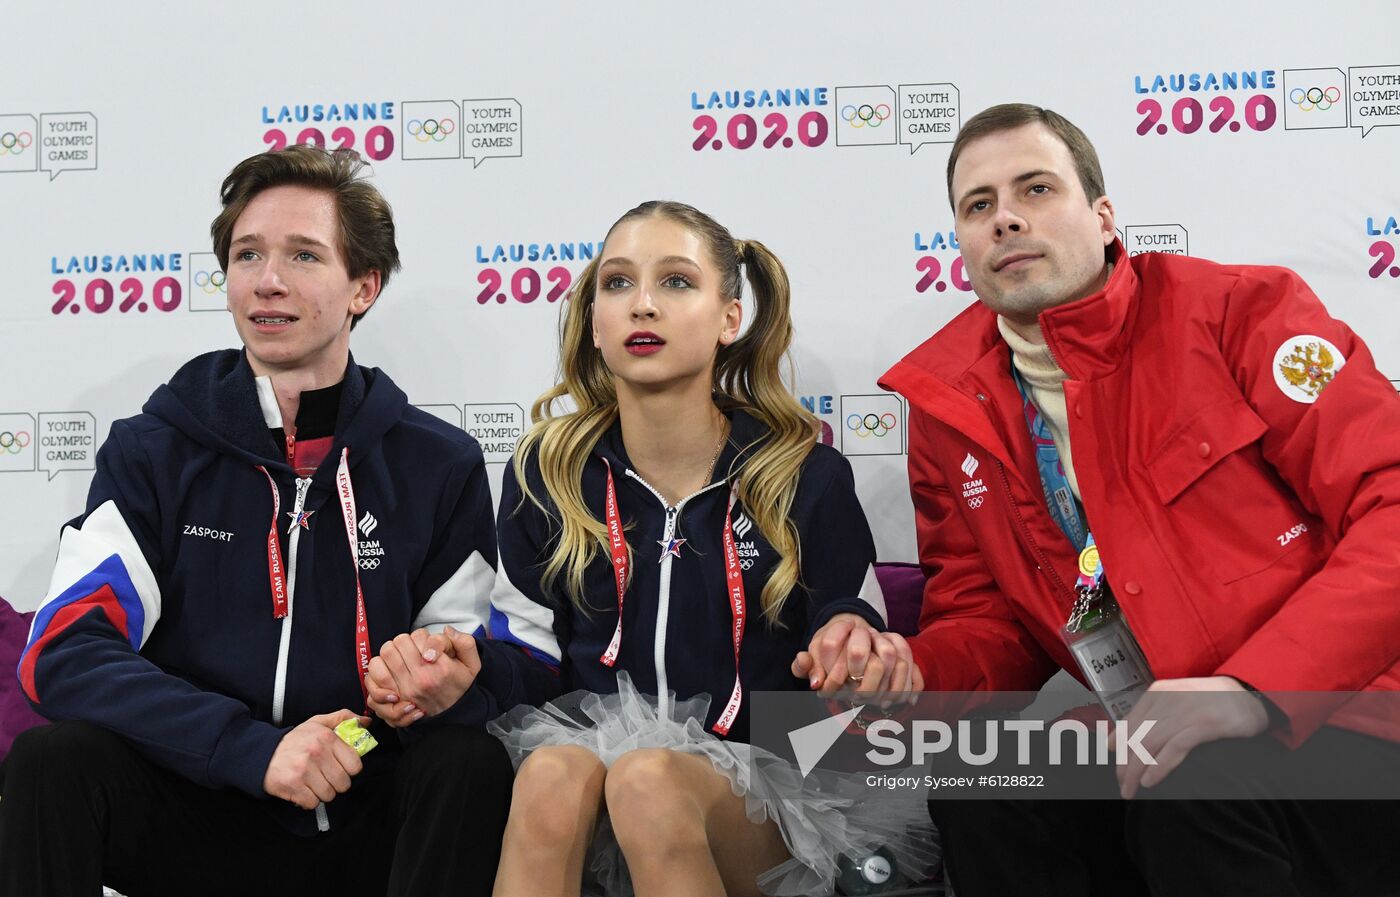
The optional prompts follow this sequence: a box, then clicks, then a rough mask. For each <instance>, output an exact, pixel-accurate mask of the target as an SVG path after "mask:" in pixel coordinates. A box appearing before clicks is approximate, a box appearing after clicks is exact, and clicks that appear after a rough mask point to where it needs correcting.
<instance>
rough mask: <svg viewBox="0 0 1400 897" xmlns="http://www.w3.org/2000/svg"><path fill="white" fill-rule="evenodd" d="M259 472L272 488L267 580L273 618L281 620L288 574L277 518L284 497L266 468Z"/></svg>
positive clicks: (285, 613) (285, 607)
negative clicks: (278, 548)
mask: <svg viewBox="0 0 1400 897" xmlns="http://www.w3.org/2000/svg"><path fill="white" fill-rule="evenodd" d="M258 470H261V471H262V472H263V475H264V476H266V477H267V484H268V485H269V486H271V487H272V529H270V530H268V533H267V578H268V582H269V584H271V586H272V618H273V619H274V620H280V619H282V618H283V617H285V616H286V615H287V574H286V573H285V572H284V571H283V570H282V555H281V553H280V552H279V551H278V550H277V516H278V515H279V514H280V513H281V512H282V496H280V495H278V494H277V481H276V480H274V479H273V478H272V474H270V473H268V472H267V468H266V467H262V466H259V467H258Z"/></svg>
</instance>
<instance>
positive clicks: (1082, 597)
mask: <svg viewBox="0 0 1400 897" xmlns="http://www.w3.org/2000/svg"><path fill="white" fill-rule="evenodd" d="M1060 634H1061V635H1062V636H1063V638H1064V640H1065V644H1066V645H1067V646H1068V647H1069V650H1070V653H1071V654H1073V655H1074V660H1075V663H1077V664H1078V665H1079V671H1080V672H1081V673H1083V674H1084V681H1085V682H1088V683H1089V687H1090V688H1092V689H1093V690H1094V694H1095V695H1096V696H1097V697H1098V699H1099V703H1100V704H1102V705H1103V708H1104V710H1105V711H1106V712H1107V713H1108V715H1109V716H1111V717H1112V718H1113V719H1123V718H1125V717H1126V716H1127V715H1128V713H1129V711H1131V710H1132V709H1133V705H1134V704H1136V703H1137V702H1138V699H1139V698H1141V697H1142V695H1143V692H1145V691H1147V688H1148V686H1150V685H1151V684H1152V681H1153V677H1152V669H1151V667H1149V666H1148V665H1147V657H1146V656H1145V655H1144V654H1143V653H1142V648H1141V646H1139V645H1138V641H1137V638H1136V637H1135V636H1134V635H1133V631H1132V629H1130V628H1129V627H1128V621H1127V620H1126V619H1124V617H1123V612H1122V610H1121V609H1120V608H1119V607H1118V602H1117V601H1116V600H1115V599H1114V597H1113V592H1112V591H1111V590H1110V589H1109V588H1108V583H1107V582H1106V581H1103V580H1100V581H1099V583H1098V584H1097V585H1096V586H1094V587H1093V588H1091V589H1085V588H1081V589H1080V590H1079V598H1078V599H1077V600H1076V601H1075V603H1074V609H1073V610H1072V611H1071V612H1070V618H1069V622H1067V623H1066V624H1065V627H1064V629H1063V630H1061V633H1060Z"/></svg>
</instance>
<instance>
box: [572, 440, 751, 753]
mask: <svg viewBox="0 0 1400 897" xmlns="http://www.w3.org/2000/svg"><path fill="white" fill-rule="evenodd" d="M603 463H604V464H607V468H608V492H607V498H606V500H605V501H604V514H605V517H606V519H605V521H604V522H605V523H606V525H607V528H608V547H609V550H610V551H611V553H612V565H613V574H614V579H615V582H616V585H617V628H616V629H614V630H613V637H612V641H611V642H609V643H608V648H607V650H606V651H604V652H603V656H602V657H601V658H599V659H600V661H601V662H602V664H603V665H604V666H606V667H612V666H613V665H614V664H616V663H617V655H618V651H619V649H620V648H621V646H622V609H623V605H624V604H625V602H626V595H627V570H628V559H627V541H626V539H625V538H624V537H623V533H622V518H621V515H620V514H619V513H618V510H617V487H616V486H615V485H614V484H613V475H612V465H611V464H608V462H607V459H606V458H605V459H603ZM735 497H736V496H735V493H734V491H733V490H732V489H731V490H730V492H729V506H728V508H727V509H726V511H725V514H724V570H725V591H726V593H727V594H728V596H729V610H730V614H731V617H732V619H733V625H732V626H731V635H732V636H733V641H734V689H733V691H732V692H731V693H730V695H729V702H728V703H727V704H726V705H725V707H724V712H723V713H721V714H720V715H719V719H718V720H717V721H716V722H715V724H714V726H713V727H712V728H713V729H714V731H716V732H718V733H719V734H721V735H728V734H729V730H730V728H731V727H732V726H733V725H734V719H735V717H737V716H738V715H739V707H740V705H741V704H742V703H743V698H744V690H743V683H742V681H741V680H740V676H739V649H740V647H741V646H742V645H743V642H744V623H745V621H746V620H747V619H748V608H747V605H746V603H745V601H744V571H743V568H742V567H741V566H740V563H739V551H738V549H737V548H736V547H735V545H734V526H733V523H732V521H731V517H732V515H733V513H734V500H735Z"/></svg>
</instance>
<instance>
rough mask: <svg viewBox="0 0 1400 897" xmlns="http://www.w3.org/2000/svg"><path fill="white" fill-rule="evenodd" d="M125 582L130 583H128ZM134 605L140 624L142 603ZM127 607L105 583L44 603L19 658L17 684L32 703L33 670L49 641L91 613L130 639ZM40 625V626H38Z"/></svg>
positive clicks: (35, 695)
mask: <svg viewBox="0 0 1400 897" xmlns="http://www.w3.org/2000/svg"><path fill="white" fill-rule="evenodd" d="M113 558H115V555H113ZM128 585H130V584H129V583H128ZM135 605H136V606H135V611H136V614H137V615H138V616H137V618H136V621H137V623H138V627H139V620H140V617H139V614H140V613H141V603H140V602H139V601H137V602H135ZM130 607H131V601H130V600H125V601H124V600H123V599H121V598H119V597H118V596H117V593H116V591H115V590H113V588H112V586H111V585H108V584H105V583H104V584H103V585H101V586H99V587H98V588H97V589H96V590H95V591H92V592H89V593H87V594H86V595H82V594H80V593H78V592H77V591H76V590H75V592H74V594H73V595H72V596H71V597H68V598H67V599H66V600H62V601H59V602H54V603H52V604H47V605H45V606H44V608H43V611H44V614H45V616H44V619H43V621H42V623H41V621H40V620H39V615H38V614H35V616H34V628H33V629H32V630H31V631H30V634H29V639H30V640H29V644H28V645H27V646H25V649H24V654H23V656H21V657H20V661H19V680H20V685H21V687H23V689H24V693H25V694H26V695H28V696H29V700H31V701H33V702H34V703H35V704H38V703H39V692H38V686H37V684H36V683H35V680H34V672H35V667H36V666H38V663H39V656H40V655H41V654H43V653H44V649H45V648H46V647H48V645H49V643H50V642H53V641H54V640H55V639H57V638H58V637H59V636H61V635H63V633H64V632H66V631H67V630H68V628H69V627H70V626H72V625H73V624H74V623H77V622H78V621H79V620H81V619H82V618H83V617H85V616H87V615H88V614H89V613H93V612H97V613H101V614H103V615H105V616H106V617H107V621H108V622H109V623H111V624H112V627H113V628H114V629H116V630H117V632H120V633H121V634H122V635H123V636H126V638H127V639H128V640H130V638H131V636H130V635H129V632H130V629H131V628H132V627H130V626H129V625H128V623H129V620H130V616H129V615H128V612H127V611H128V608H130ZM41 625H42V627H43V628H40V627H41ZM138 631H139V630H138ZM134 647H135V646H133V648H134Z"/></svg>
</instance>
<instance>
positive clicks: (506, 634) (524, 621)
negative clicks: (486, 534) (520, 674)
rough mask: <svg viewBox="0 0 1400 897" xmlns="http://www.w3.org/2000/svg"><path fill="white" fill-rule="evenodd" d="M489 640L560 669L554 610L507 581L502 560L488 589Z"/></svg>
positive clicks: (508, 577)
mask: <svg viewBox="0 0 1400 897" xmlns="http://www.w3.org/2000/svg"><path fill="white" fill-rule="evenodd" d="M489 630H490V635H491V638H493V639H497V640H499V641H503V642H510V643H511V644H515V645H519V646H520V647H522V648H524V649H525V650H526V651H527V652H528V653H529V654H530V655H531V656H533V657H536V658H538V659H539V660H542V661H544V662H545V663H547V664H549V665H550V666H553V667H558V666H559V656H560V652H559V641H558V640H557V639H556V638H555V637H554V611H552V610H550V609H549V608H547V607H545V606H544V605H542V604H537V603H536V602H534V601H531V600H530V599H529V597H527V596H526V595H525V594H524V593H522V592H521V591H520V590H519V589H518V588H516V587H515V584H514V583H513V582H511V581H510V575H509V574H507V573H506V564H505V559H504V558H502V560H501V563H500V564H499V565H498V566H497V568H496V584H495V586H494V587H493V588H492V589H491V620H490V623H489Z"/></svg>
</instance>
